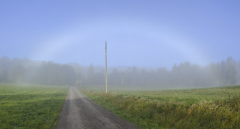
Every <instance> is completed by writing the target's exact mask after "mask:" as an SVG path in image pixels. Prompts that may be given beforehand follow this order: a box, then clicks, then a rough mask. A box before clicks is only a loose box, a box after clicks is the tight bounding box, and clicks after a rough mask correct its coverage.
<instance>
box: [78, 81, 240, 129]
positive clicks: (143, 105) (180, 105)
mask: <svg viewBox="0 0 240 129" xmlns="http://www.w3.org/2000/svg"><path fill="white" fill-rule="evenodd" d="M233 89H234V90H233ZM214 90H215V91H218V92H216V94H218V95H215V97H216V98H213V97H214V96H211V97H210V96H207V95H208V94H209V93H213V92H215V91H214ZM186 91H187V92H186ZM82 92H83V93H84V94H85V95H87V96H88V97H90V98H91V99H92V100H94V101H96V102H97V103H99V104H101V105H103V106H104V107H106V108H107V109H109V110H110V111H112V112H113V113H115V114H116V115H118V116H120V117H122V118H123V119H126V120H128V121H130V122H133V123H135V124H136V125H138V126H139V127H140V128H176V129H183V128H186V129H193V128H194V129H195V128H204V129H205V128H207V129H208V128H209V129H228V128H234V129H237V128H239V127H240V118H239V117H240V112H239V111H240V96H239V94H236V93H239V92H240V87H239V86H235V87H224V88H210V89H198V90H197V89H194V90H179V92H180V94H181V92H185V94H192V92H195V93H196V92H198V93H199V94H201V96H202V99H200V98H201V97H200V96H196V98H194V97H195V95H192V96H191V97H190V96H188V95H186V96H188V97H190V98H192V99H188V98H185V100H184V97H183V96H179V97H180V98H181V99H179V98H177V96H172V97H169V96H167V95H165V97H164V96H162V97H161V99H159V97H157V96H155V98H156V99H155V98H154V97H153V96H152V95H149V96H147V95H146V93H145V96H144V95H142V94H141V92H134V93H133V92H125V93H117V92H116V93H108V94H106V93H104V92H96V91H89V90H82ZM159 92H160V93H161V92H163V91H159ZM164 92H165V93H168V94H172V93H173V92H175V93H176V92H178V91H175V90H172V91H164ZM137 93H139V95H137ZM148 93H149V94H150V93H151V92H148ZM153 93H154V92H153ZM176 94H178V93H176ZM159 96H161V95H159ZM204 96H205V97H204ZM206 96H207V97H208V98H207V97H206ZM209 98H210V99H209Z"/></svg>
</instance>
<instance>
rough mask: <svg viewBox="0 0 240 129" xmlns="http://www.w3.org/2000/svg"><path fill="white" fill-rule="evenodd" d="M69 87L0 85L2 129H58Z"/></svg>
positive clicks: (0, 119) (0, 124)
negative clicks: (56, 128)
mask: <svg viewBox="0 0 240 129" xmlns="http://www.w3.org/2000/svg"><path fill="white" fill-rule="evenodd" d="M67 91H68V87H63V86H59V87H57V86H30V85H28V86H27V85H21V86H17V85H11V84H1V85H0V128H1V129H10V128H11V129H12V128H19V129H51V128H55V127H56V125H57V122H58V119H59V117H60V112H61V110H62V106H63V104H64V100H65V98H66V95H67Z"/></svg>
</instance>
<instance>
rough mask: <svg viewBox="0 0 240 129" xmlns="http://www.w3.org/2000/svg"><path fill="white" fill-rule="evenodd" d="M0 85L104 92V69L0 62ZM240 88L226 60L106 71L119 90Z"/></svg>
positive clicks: (238, 75)
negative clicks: (48, 86)
mask: <svg viewBox="0 0 240 129" xmlns="http://www.w3.org/2000/svg"><path fill="white" fill-rule="evenodd" d="M0 83H17V84H40V85H58V86H65V85H67V86H84V87H88V86H90V87H93V86H94V87H99V88H104V85H105V68H104V67H103V66H94V65H93V64H90V65H89V66H82V65H81V64H77V63H72V64H59V63H54V61H48V62H46V61H34V60H30V59H28V58H24V59H19V58H13V59H9V58H8V57H1V58H0ZM238 84H240V61H235V60H234V59H233V58H232V57H228V58H227V59H226V60H222V61H221V62H217V63H211V64H208V65H206V66H201V65H198V64H191V63H189V62H183V63H180V64H174V65H173V66H172V69H171V70H167V69H166V68H164V67H159V68H139V67H135V66H129V67H110V68H108V85H109V87H110V88H111V86H112V87H115V88H119V89H126V90H128V89H135V90H140V89H145V90H146V89H161V88H165V89H167V88H199V87H205V88H206V87H214V86H227V85H238Z"/></svg>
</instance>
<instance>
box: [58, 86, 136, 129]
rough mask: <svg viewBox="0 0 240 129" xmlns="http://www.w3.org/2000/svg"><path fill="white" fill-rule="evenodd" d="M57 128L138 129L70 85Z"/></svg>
mask: <svg viewBox="0 0 240 129" xmlns="http://www.w3.org/2000/svg"><path fill="white" fill-rule="evenodd" d="M57 129H136V127H134V126H133V125H132V124H130V123H128V122H126V121H124V120H122V119H121V118H119V117H117V116H116V115H114V114H112V113H111V112H110V111H108V110H106V109H105V108H103V107H101V106H100V105H98V104H96V103H95V102H93V101H92V100H90V99H88V98H87V97H86V96H85V95H83V94H82V93H81V92H80V91H79V90H77V89H76V88H75V87H70V88H69V91H68V94H67V97H66V100H65V103H64V106H63V109H62V113H61V117H60V120H59V123H58V126H57Z"/></svg>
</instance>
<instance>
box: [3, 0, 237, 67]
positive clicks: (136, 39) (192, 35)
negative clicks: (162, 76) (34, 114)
mask: <svg viewBox="0 0 240 129" xmlns="http://www.w3.org/2000/svg"><path fill="white" fill-rule="evenodd" d="M0 23H1V24H0V44H1V47H0V57H2V56H7V57H9V58H15V57H17V58H24V57H28V58H29V59H33V60H46V61H55V62H57V63H79V64H81V65H87V66H88V65H90V63H93V64H94V65H102V66H104V63H105V50H104V48H105V46H104V45H105V41H107V42H108V65H109V66H111V67H113V66H138V67H152V68H156V67H166V68H168V69H171V67H172V66H173V65H174V64H175V63H177V64H179V63H181V62H185V61H189V62H191V63H192V64H194V63H197V64H200V65H203V66H204V65H207V64H209V63H211V62H220V61H222V60H223V59H226V58H227V57H228V56H232V57H233V58H234V59H235V60H237V61H238V60H240V56H239V47H240V1H239V0H231V1H226V0H210V1H209V0H201V1H192V0H181V1H176V0H168V1H164V0H156V1H150V0H148V1H147V0H146V1H141V0H135V1H134V0H131V1H130V0H121V1H120V0H119V1H117V0H108V1H103V0H101V1H99V0H98V1H97V0H96V1H93V0H92V1H85V2H84V1H80V0H78V1H77V0H72V1H66V0H51V1H47V0H41V1H31V0H28V1H26V0H21V1H20V0H15V1H14V0H10V1H3V0H2V1H0Z"/></svg>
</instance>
